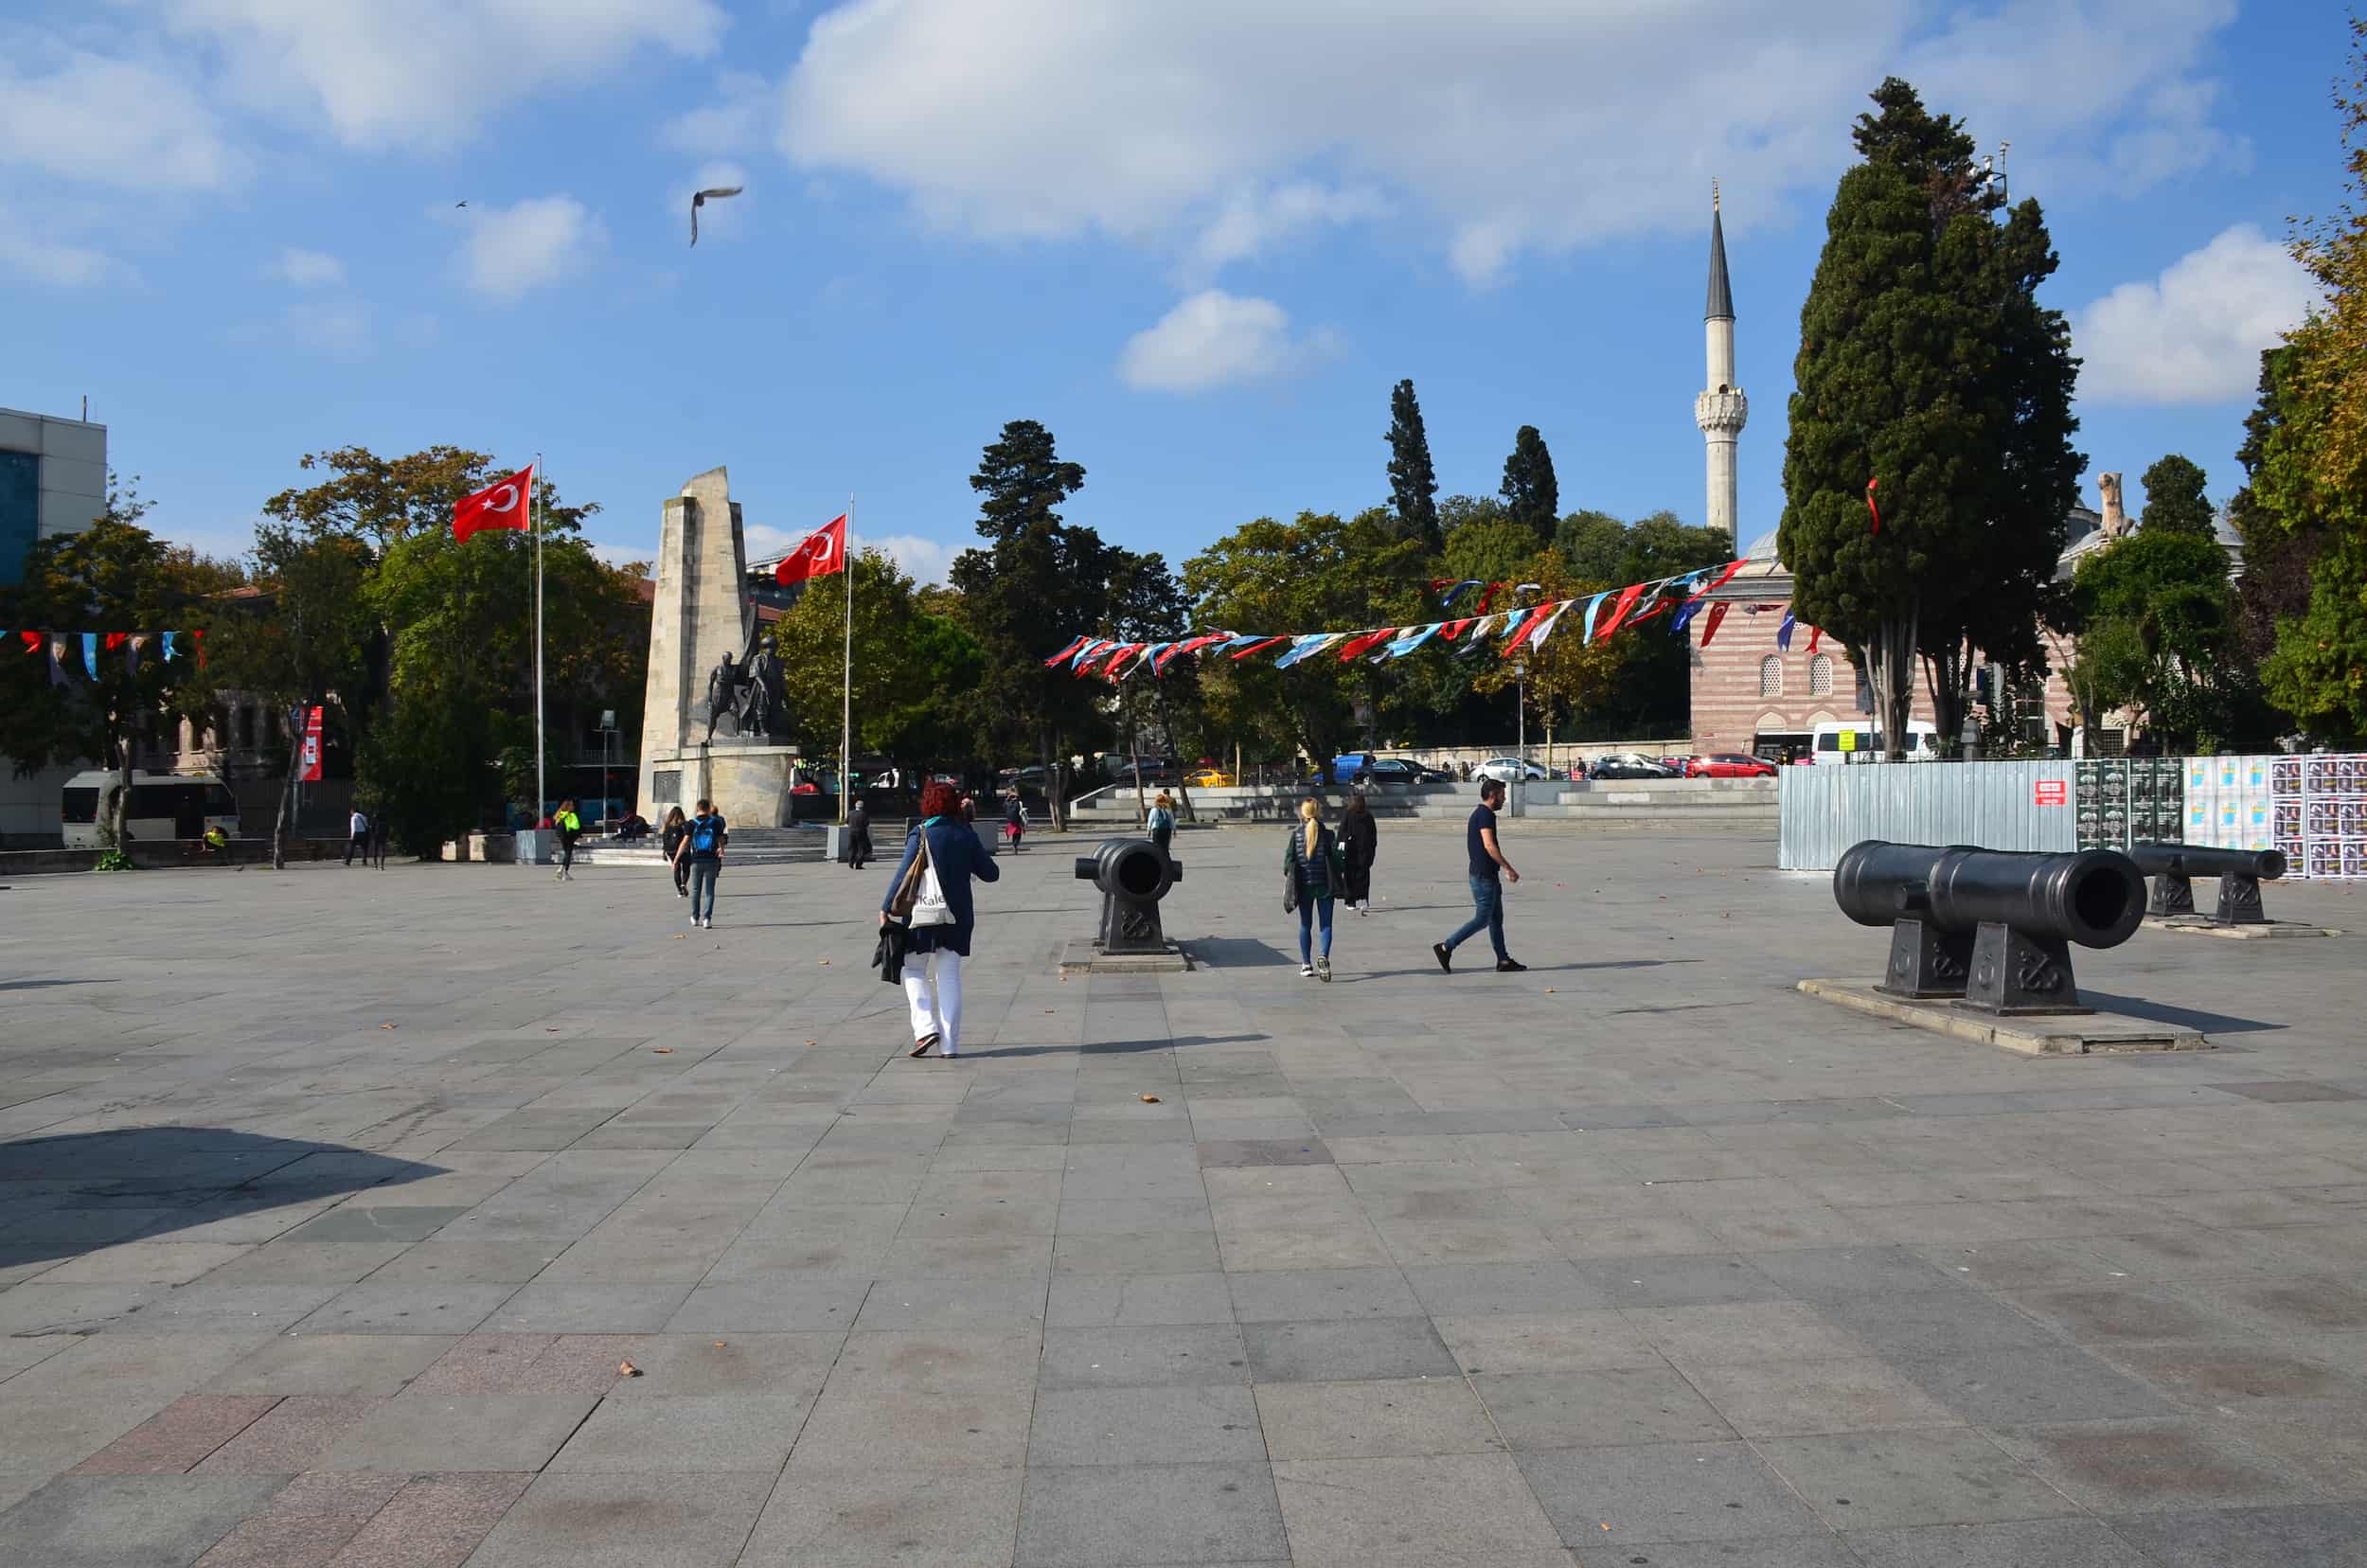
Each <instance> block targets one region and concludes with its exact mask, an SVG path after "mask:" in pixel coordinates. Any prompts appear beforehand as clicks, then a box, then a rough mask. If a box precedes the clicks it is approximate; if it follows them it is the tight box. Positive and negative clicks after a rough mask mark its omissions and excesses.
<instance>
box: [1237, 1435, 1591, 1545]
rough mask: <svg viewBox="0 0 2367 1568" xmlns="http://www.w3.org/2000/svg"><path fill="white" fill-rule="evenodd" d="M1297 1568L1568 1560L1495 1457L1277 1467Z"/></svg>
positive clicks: (1508, 1468)
mask: <svg viewBox="0 0 2367 1568" xmlns="http://www.w3.org/2000/svg"><path fill="white" fill-rule="evenodd" d="M1273 1479H1274V1489H1275V1491H1276V1492H1277V1493H1278V1494H1279V1495H1280V1498H1281V1502H1282V1514H1283V1519H1284V1522H1285V1523H1286V1524H1287V1525H1288V1526H1289V1530H1290V1560H1291V1562H1292V1563H1293V1564H1294V1565H1296V1568H1364V1565H1367V1564H1369V1565H1372V1568H1433V1565H1437V1568H1450V1565H1452V1568H1560V1565H1561V1564H1562V1563H1564V1562H1566V1561H1567V1558H1566V1556H1565V1554H1564V1553H1563V1552H1562V1551H1561V1550H1560V1549H1559V1545H1558V1541H1557V1536H1556V1535H1555V1532H1554V1527H1553V1524H1552V1523H1551V1522H1550V1521H1548V1520H1547V1519H1546V1517H1545V1514H1544V1512H1543V1510H1541V1509H1540V1508H1539V1506H1538V1505H1537V1500H1536V1498H1535V1497H1534V1496H1533V1495H1532V1494H1531V1492H1530V1490H1529V1488H1528V1487H1527V1486H1526V1485H1525V1484H1524V1483H1523V1482H1522V1476H1521V1471H1520V1469H1519V1467H1517V1466H1516V1465H1514V1463H1513V1462H1512V1460H1511V1459H1510V1458H1509V1457H1508V1456H1506V1455H1504V1454H1495V1453H1441V1454H1432V1455H1428V1456H1425V1457H1421V1458H1410V1457H1409V1458H1359V1459H1298V1460H1291V1461H1288V1462H1277V1463H1276V1464H1275V1465H1274V1468H1273Z"/></svg>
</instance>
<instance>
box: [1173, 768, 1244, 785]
mask: <svg viewBox="0 0 2367 1568" xmlns="http://www.w3.org/2000/svg"><path fill="white" fill-rule="evenodd" d="M1184 783H1186V784H1188V785H1190V786H1191V787H1192V788H1193V789H1195V790H1229V789H1231V788H1233V775H1231V774H1229V773H1226V772H1225V771H1224V770H1223V769H1222V768H1202V769H1201V770H1200V771H1199V772H1198V773H1195V774H1193V775H1190V776H1189V777H1187V778H1185V779H1184Z"/></svg>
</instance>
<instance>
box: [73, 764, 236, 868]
mask: <svg viewBox="0 0 2367 1568" xmlns="http://www.w3.org/2000/svg"><path fill="white" fill-rule="evenodd" d="M121 782H122V775H119V774H117V773H116V771H115V770H114V769H112V768H103V769H100V770H98V771H97V772H94V773H79V774H76V775H74V776H73V777H72V778H69V779H67V780H66V781H65V789H64V791H63V792H62V800H61V803H60V811H59V817H60V819H61V820H60V827H61V828H62V829H63V831H64V834H65V846H66V847H67V848H68V849H96V848H98V846H99V844H100V839H99V832H98V829H99V824H100V819H101V818H102V816H103V815H104V813H105V807H106V802H107V796H108V793H109V792H110V791H112V790H114V789H115V787H116V785H117V784H119V783H121ZM126 825H127V826H128V827H130V829H132V837H133V840H135V841H137V840H149V841H151V842H152V841H154V840H157V839H193V838H203V837H205V830H206V829H208V828H220V829H222V831H223V832H225V833H228V834H229V835H230V836H231V837H232V838H237V837H238V836H239V803H238V801H237V800H236V799H234V798H233V797H232V796H231V793H230V791H229V790H228V789H227V788H226V787H224V785H223V784H222V780H221V779H219V778H216V777H215V776H213V775H211V774H153V773H134V774H133V775H132V810H131V813H130V815H129V816H128V817H127V818H126Z"/></svg>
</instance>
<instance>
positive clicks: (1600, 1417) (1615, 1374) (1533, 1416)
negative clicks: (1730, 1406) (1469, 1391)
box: [1471, 1367, 1735, 1452]
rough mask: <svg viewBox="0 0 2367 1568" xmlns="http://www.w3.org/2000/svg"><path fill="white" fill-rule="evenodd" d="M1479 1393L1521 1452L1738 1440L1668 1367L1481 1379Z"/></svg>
mask: <svg viewBox="0 0 2367 1568" xmlns="http://www.w3.org/2000/svg"><path fill="white" fill-rule="evenodd" d="M1471 1386H1472V1388H1474V1389H1475V1390H1477V1391H1478V1393H1479V1397H1480V1398H1481V1399H1484V1400H1486V1404H1487V1411H1488V1414H1489V1415H1490V1416H1491V1417H1494V1418H1495V1422H1496V1427H1497V1430H1498V1431H1500V1432H1502V1433H1503V1434H1504V1440H1505V1441H1506V1442H1507V1443H1509V1444H1511V1445H1512V1448H1513V1450H1514V1451H1515V1452H1530V1451H1532V1450H1537V1449H1568V1448H1611V1447H1618V1446H1623V1445H1628V1444H1634V1443H1681V1442H1717V1441H1719V1440H1722V1439H1731V1438H1732V1437H1733V1436H1734V1435H1735V1430H1734V1428H1733V1427H1732V1426H1730V1425H1728V1424H1727V1422H1726V1419H1725V1417H1721V1416H1719V1415H1718V1414H1717V1410H1716V1409H1715V1408H1713V1407H1712V1406H1711V1405H1710V1403H1709V1402H1708V1401H1707V1400H1705V1399H1702V1398H1701V1396H1700V1394H1698V1393H1696V1392H1695V1391H1694V1388H1693V1385H1692V1384H1691V1383H1689V1382H1687V1381H1685V1380H1684V1379H1683V1378H1682V1376H1680V1375H1679V1374H1678V1373H1676V1372H1674V1371H1672V1370H1670V1369H1668V1368H1665V1367H1663V1368H1658V1369H1655V1368H1650V1367H1644V1368H1637V1369H1635V1370H1621V1369H1616V1368H1614V1369H1611V1370H1606V1371H1599V1372H1520V1373H1513V1374H1510V1375H1508V1376H1504V1377H1497V1376H1494V1375H1492V1374H1491V1375H1490V1376H1487V1377H1481V1378H1473V1379H1472V1380H1471Z"/></svg>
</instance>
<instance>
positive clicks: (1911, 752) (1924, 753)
mask: <svg viewBox="0 0 2367 1568" xmlns="http://www.w3.org/2000/svg"><path fill="white" fill-rule="evenodd" d="M1882 750H1883V747H1882V732H1881V731H1880V730H1878V729H1876V728H1875V727H1874V721H1873V720H1871V719H1858V720H1852V721H1849V722H1843V723H1829V722H1828V723H1823V724H1819V725H1817V726H1816V734H1815V749H1814V750H1812V751H1810V752H1809V753H1808V760H1809V761H1811V762H1814V763H1817V764H1819V765H1820V766H1822V765H1825V764H1830V763H1834V762H1879V761H1881V760H1882ZM1939 757H1940V737H1939V732H1938V731H1937V730H1935V729H1933V728H1932V727H1931V722H1930V721H1929V720H1924V719H1910V720H1908V721H1907V760H1908V761H1910V762H1936V761H1938V760H1939Z"/></svg>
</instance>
